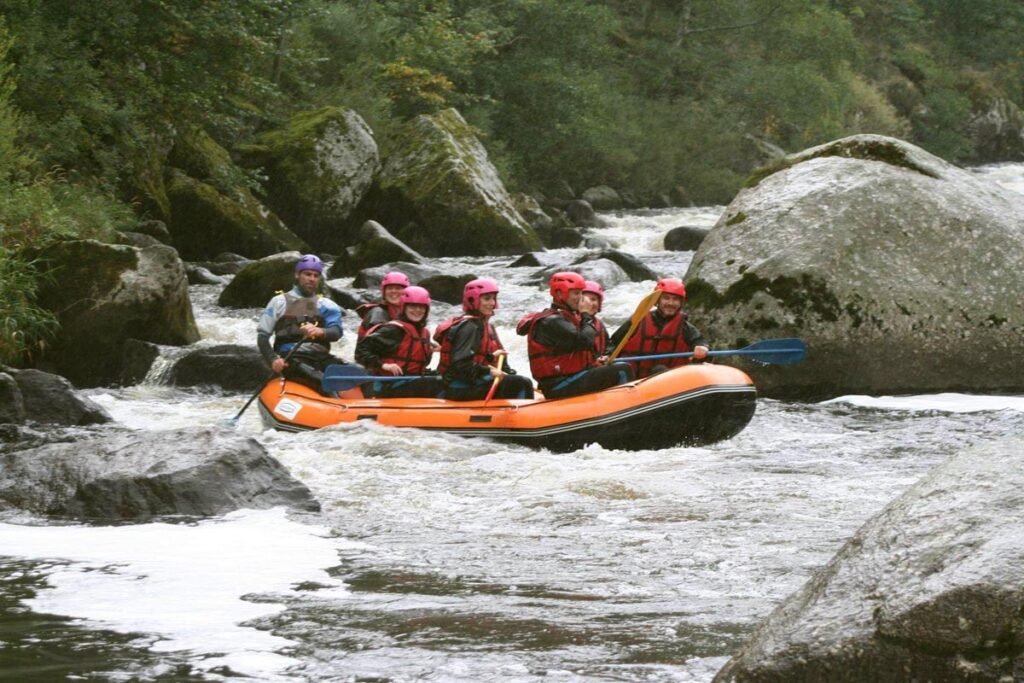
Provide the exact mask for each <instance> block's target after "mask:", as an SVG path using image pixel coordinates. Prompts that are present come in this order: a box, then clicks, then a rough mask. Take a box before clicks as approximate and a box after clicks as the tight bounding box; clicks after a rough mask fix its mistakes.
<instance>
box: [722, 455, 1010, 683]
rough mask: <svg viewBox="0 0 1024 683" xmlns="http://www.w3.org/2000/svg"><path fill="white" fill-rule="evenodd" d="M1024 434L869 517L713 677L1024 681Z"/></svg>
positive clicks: (964, 460)
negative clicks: (1023, 619)
mask: <svg viewBox="0 0 1024 683" xmlns="http://www.w3.org/2000/svg"><path fill="white" fill-rule="evenodd" d="M1022 509H1024V439H1022V438H1021V437H1019V436H1016V437H1012V438H1009V439H1006V440H1004V441H1000V442H994V443H991V444H987V445H984V446H980V447H975V448H973V449H969V450H966V451H964V452H962V453H960V454H958V455H955V456H953V457H951V458H950V459H949V460H947V461H946V462H944V463H943V464H941V465H940V466H938V467H936V468H935V469H934V470H933V471H932V472H931V473H930V474H928V475H927V476H926V477H925V478H924V479H922V480H921V481H919V482H918V483H917V484H915V485H914V486H913V487H912V488H911V489H910V490H909V491H907V492H906V493H905V494H904V495H902V496H901V497H899V498H898V499H897V500H895V501H893V502H892V503H890V504H889V505H888V506H887V507H886V508H885V509H884V510H882V511H881V512H880V513H879V514H877V515H876V516H874V517H873V518H871V519H870V520H869V521H868V522H867V523H866V524H865V525H864V526H863V527H861V528H860V530H858V531H857V533H856V534H855V535H854V536H853V538H851V539H850V540H849V541H847V543H846V545H844V546H843V547H842V549H840V551H839V552H838V553H837V554H836V555H835V557H834V558H833V559H832V560H831V561H830V562H829V563H828V565H826V566H825V567H823V568H822V569H820V570H818V572H817V573H816V574H815V575H814V576H813V577H812V578H811V580H810V581H808V582H807V584H805V585H804V587H803V588H801V589H800V590H799V591H797V592H796V593H794V594H793V595H791V596H790V597H789V598H787V599H786V600H785V602H783V603H782V604H781V605H780V606H779V607H778V608H776V610H775V611H774V612H773V613H772V614H771V616H769V617H768V619H767V621H766V622H765V623H764V624H763V625H762V626H761V627H760V628H759V629H758V630H757V632H755V634H754V636H753V637H752V638H751V640H750V641H749V642H748V643H747V644H746V645H744V646H743V648H742V649H741V650H740V651H739V653H737V654H736V655H735V656H734V657H733V658H732V660H731V661H730V662H729V663H728V664H727V665H726V666H725V668H723V669H722V671H721V672H719V674H718V676H716V677H715V683H789V682H790V681H801V682H802V683H861V682H862V681H876V682H878V683H904V682H905V681H922V682H924V681H936V682H938V681H972V682H975V683H982V682H991V683H1010V682H1011V681H1020V680H1024V623H1022V617H1021V615H1022V614H1024V517H1022V516H1021V514H1020V511H1021V510H1022Z"/></svg>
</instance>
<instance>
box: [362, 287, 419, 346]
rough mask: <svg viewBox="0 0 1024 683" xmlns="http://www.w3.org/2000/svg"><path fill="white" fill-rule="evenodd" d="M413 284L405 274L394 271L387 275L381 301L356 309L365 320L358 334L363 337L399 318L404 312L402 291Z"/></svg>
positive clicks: (381, 292) (381, 291) (381, 290)
mask: <svg viewBox="0 0 1024 683" xmlns="http://www.w3.org/2000/svg"><path fill="white" fill-rule="evenodd" d="M411 284H412V283H411V282H409V276H408V275H406V274H405V273H399V272H398V271H393V272H390V273H388V274H387V275H385V276H384V279H383V280H381V281H380V298H381V300H380V301H379V302H377V303H371V304H362V305H360V306H357V307H356V314H357V315H358V316H359V317H360V318H362V319H363V322H362V323H361V324H360V325H359V330H358V331H357V332H356V334H357V335H358V336H359V337H363V336H365V335H366V333H367V332H369V331H370V328H372V327H376V326H377V325H380V324H381V323H386V322H387V321H389V320H394V319H395V318H397V317H398V316H399V314H400V313H401V312H402V291H403V290H404V289H405V288H406V287H408V286H409V285H411Z"/></svg>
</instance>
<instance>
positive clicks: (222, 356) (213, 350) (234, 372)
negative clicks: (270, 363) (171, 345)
mask: <svg viewBox="0 0 1024 683" xmlns="http://www.w3.org/2000/svg"><path fill="white" fill-rule="evenodd" d="M269 374H270V368H269V367H267V364H266V361H264V360H263V356H262V355H261V354H260V352H259V350H257V349H256V347H255V346H243V345H241V344H218V345H217V346H208V347H205V348H201V349H195V350H193V351H190V352H189V353H187V354H186V355H184V356H182V357H181V358H180V359H178V361H177V362H176V363H175V364H174V367H173V368H171V371H170V374H169V380H170V383H171V384H173V385H174V386H177V387H196V386H206V387H218V388H220V389H225V390H227V391H250V392H251V391H255V390H257V389H259V388H260V387H261V386H263V384H265V383H266V381H267V377H268V375H269Z"/></svg>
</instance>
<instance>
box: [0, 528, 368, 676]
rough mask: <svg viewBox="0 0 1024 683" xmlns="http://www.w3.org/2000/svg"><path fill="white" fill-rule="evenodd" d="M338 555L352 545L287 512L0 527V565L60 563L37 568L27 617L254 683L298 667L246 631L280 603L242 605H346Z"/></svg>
mask: <svg viewBox="0 0 1024 683" xmlns="http://www.w3.org/2000/svg"><path fill="white" fill-rule="evenodd" d="M346 545H355V544H348V543H347V542H346V541H343V540H340V539H336V538H329V537H328V530H327V529H326V528H323V527H319V526H313V525H306V524H300V523H297V522H294V521H291V520H289V519H288V517H287V515H286V510H285V509H284V508H274V509H271V510H242V511H238V512H234V513H231V514H227V515H224V516H223V517H220V518H217V519H210V520H205V521H202V522H200V523H198V524H167V523H153V524H138V525H131V526H104V527H93V526H49V527H46V526H43V527H40V526H23V525H14V524H0V549H2V550H0V553H2V554H3V555H5V556H15V557H24V558H29V559H49V560H63V561H66V562H67V563H68V564H57V565H53V566H51V567H49V568H48V569H44V570H42V571H44V572H45V578H46V582H47V584H48V585H49V586H50V587H49V588H47V589H44V590H41V591H40V592H39V593H38V594H37V595H36V596H35V597H34V598H31V599H28V600H25V601H24V602H25V605H26V606H27V607H28V608H29V609H31V610H33V611H35V612H39V613H45V614H57V615H63V616H67V617H71V618H73V619H81V620H84V621H86V622H88V625H90V626H95V627H101V628H107V629H111V630H114V631H118V632H122V633H140V634H150V635H153V636H156V638H157V640H156V642H154V643H153V644H152V645H151V649H152V650H153V651H155V652H176V651H188V652H190V653H192V654H194V655H196V657H195V658H194V659H193V658H192V657H190V660H192V662H193V664H194V665H195V666H196V667H197V668H199V669H201V670H206V671H210V670H212V669H216V668H218V667H223V666H227V667H229V668H230V669H231V671H232V672H235V673H238V674H243V675H246V676H250V677H253V678H255V679H257V680H279V679H280V677H281V676H282V675H283V672H284V671H285V669H287V668H288V667H290V666H294V665H296V664H298V663H299V662H298V660H295V659H293V658H292V657H289V656H287V655H285V654H281V650H282V649H283V648H286V647H288V646H290V645H293V643H292V642H291V641H289V640H286V639H284V638H280V637H278V636H275V635H272V634H271V633H269V632H267V631H261V630H258V629H256V628H251V627H246V626H243V625H242V624H243V623H244V622H246V621H248V620H251V619H255V618H258V617H264V616H268V615H273V614H275V613H277V612H279V611H280V610H281V609H283V605H282V604H281V603H279V602H253V601H251V600H247V599H245V596H247V595H251V594H257V595H265V594H268V593H269V594H272V595H275V596H282V595H291V596H293V597H294V596H298V595H299V594H298V593H296V592H295V591H294V590H293V586H294V585H295V584H297V583H299V582H303V581H315V582H317V583H318V584H322V585H326V586H331V587H332V589H329V590H330V591H331V592H332V593H335V594H337V595H340V596H343V594H344V592H345V589H344V587H343V584H342V583H341V582H339V581H337V580H335V579H332V578H331V577H330V576H329V575H328V574H327V572H326V571H325V570H326V569H328V568H330V567H332V566H335V565H336V564H337V563H338V550H339V548H342V547H345V546H346ZM358 545H360V547H362V545H361V544H358ZM317 594H318V596H320V597H322V596H323V594H324V591H318V593H317Z"/></svg>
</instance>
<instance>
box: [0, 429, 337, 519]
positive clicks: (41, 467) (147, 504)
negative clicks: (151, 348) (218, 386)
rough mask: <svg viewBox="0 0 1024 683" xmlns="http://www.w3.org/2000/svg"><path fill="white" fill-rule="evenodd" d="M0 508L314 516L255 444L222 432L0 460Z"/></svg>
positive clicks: (84, 514)
mask: <svg viewBox="0 0 1024 683" xmlns="http://www.w3.org/2000/svg"><path fill="white" fill-rule="evenodd" d="M0 472H2V475H0V505H3V506H8V507H14V508H19V509H22V510H27V511H30V512H34V513H38V514H46V515H56V516H61V517H75V518H81V519H90V520H104V521H118V520H134V521H142V520H145V519H148V518H150V517H153V516H155V515H195V516H207V515H216V514H222V513H225V512H230V511H232V510H237V509H240V508H267V507H273V506H277V505H288V506H291V507H294V508H298V509H302V510H316V509H319V504H318V503H317V502H316V501H315V500H314V499H313V497H312V494H311V493H310V491H309V489H308V488H306V486H305V485H304V484H302V483H301V482H299V481H297V480H295V479H294V478H293V477H292V476H291V474H289V472H288V471H287V470H286V469H285V468H284V467H283V466H282V465H281V463H280V462H278V461H277V460H276V459H274V458H273V457H271V456H270V455H269V454H268V453H267V451H266V450H265V449H264V448H263V446H261V445H260V444H259V442H257V441H256V440H254V439H251V438H248V437H245V436H241V435H239V434H236V433H234V432H232V431H230V430H227V429H199V430H196V429H178V430H172V431H165V432H144V433H141V432H118V433H114V434H108V435H105V436H102V437H96V438H90V439H85V440H82V441H76V442H73V443H51V444H46V445H43V446H38V447H35V448H27V449H23V450H16V451H10V452H6V453H0Z"/></svg>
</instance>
